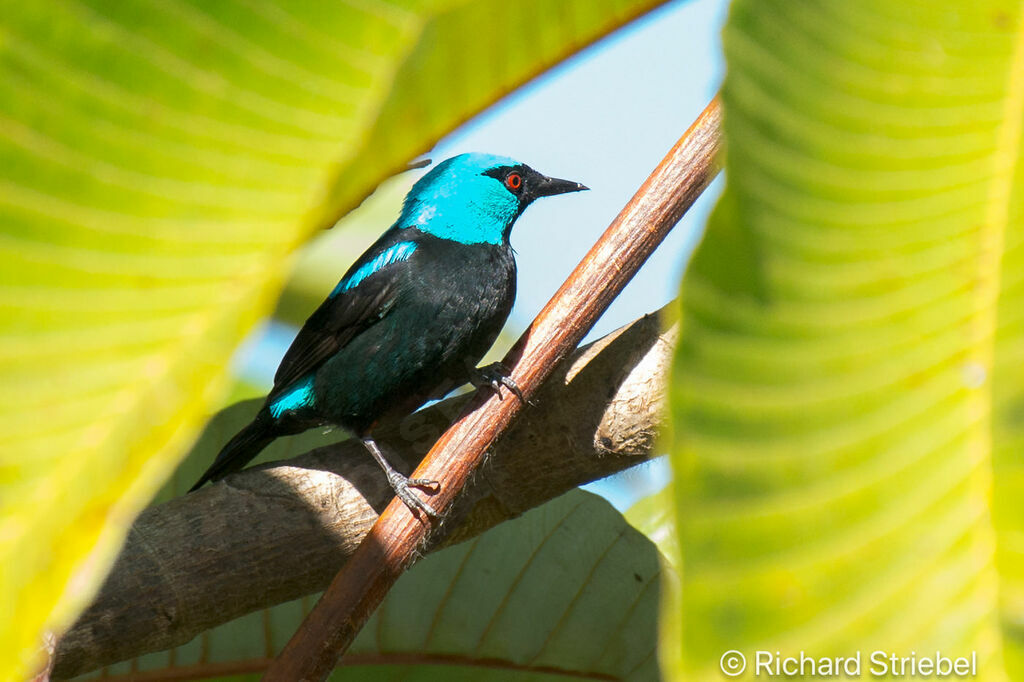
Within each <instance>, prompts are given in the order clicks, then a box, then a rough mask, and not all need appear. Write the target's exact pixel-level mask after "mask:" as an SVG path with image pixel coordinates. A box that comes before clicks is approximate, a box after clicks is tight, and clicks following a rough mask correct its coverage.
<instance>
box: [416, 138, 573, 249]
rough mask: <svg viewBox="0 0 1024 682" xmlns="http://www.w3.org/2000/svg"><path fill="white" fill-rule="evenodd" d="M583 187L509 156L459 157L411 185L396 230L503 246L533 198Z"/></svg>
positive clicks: (469, 242) (461, 241)
mask: <svg viewBox="0 0 1024 682" xmlns="http://www.w3.org/2000/svg"><path fill="white" fill-rule="evenodd" d="M585 189H587V188H586V187H584V186H583V185H581V184H580V183H578V182H573V181H571V180H559V179H558V178H549V177H547V176H546V175H541V174H540V173H538V172H537V171H535V170H533V169H532V168H530V167H529V166H527V165H526V164H524V163H520V162H518V161H516V160H515V159H510V158H508V157H504V156H495V155H493V154H459V155H458V156H453V157H452V158H450V159H447V160H445V161H442V162H441V163H439V164H437V166H435V167H434V168H433V169H432V170H431V171H430V172H429V173H427V174H426V175H424V176H423V177H422V178H420V179H419V180H418V181H417V182H416V184H415V185H413V187H412V189H411V190H409V193H408V194H407V195H406V197H405V203H404V205H403V206H402V215H401V217H400V218H399V219H398V224H397V226H398V227H400V228H408V227H413V228H416V229H419V230H421V231H423V232H426V233H427V234H431V235H433V236H435V237H440V238H442V239H450V240H452V241H457V242H460V243H462V244H504V243H507V242H508V237H509V234H510V233H511V231H512V226H513V225H514V224H515V222H516V219H517V218H519V216H520V215H522V213H523V211H524V210H526V207H527V206H529V205H530V204H531V203H533V201H534V200H535V199H539V198H540V197H548V196H553V195H555V194H564V193H566V192H579V191H580V190H585Z"/></svg>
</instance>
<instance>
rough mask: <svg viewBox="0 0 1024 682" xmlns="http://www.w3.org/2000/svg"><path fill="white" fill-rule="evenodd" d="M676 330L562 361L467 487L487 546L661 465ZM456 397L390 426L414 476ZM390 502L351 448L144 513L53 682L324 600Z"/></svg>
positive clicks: (634, 333)
mask: <svg viewBox="0 0 1024 682" xmlns="http://www.w3.org/2000/svg"><path fill="white" fill-rule="evenodd" d="M672 336H673V332H671V331H664V330H663V329H661V328H660V326H659V320H658V316H656V315H651V316H647V317H645V318H642V319H640V320H638V321H636V322H634V323H633V324H631V325H629V326H628V327H624V328H623V329H620V330H619V331H616V332H614V333H612V334H610V335H608V336H606V337H605V338H603V339H601V340H599V341H597V342H596V343H594V344H591V345H590V346H588V347H586V348H584V349H581V350H580V351H578V352H577V353H576V354H575V355H574V356H573V357H572V358H571V360H570V361H569V362H566V363H564V364H563V365H562V366H561V367H560V369H559V370H558V372H557V373H556V375H555V376H554V377H553V378H552V380H550V381H548V382H547V383H546V384H545V386H544V388H543V389H542V390H541V391H540V393H539V394H538V396H537V397H536V401H537V405H536V407H532V408H529V410H528V413H527V414H526V415H524V418H523V419H521V420H519V421H518V422H517V424H516V427H515V428H513V429H511V430H510V431H509V432H507V433H506V434H505V435H504V436H503V437H502V438H501V439H500V440H499V441H498V442H497V443H496V445H495V447H494V449H493V451H492V455H491V457H490V458H489V459H488V461H487V464H486V465H485V466H484V467H483V468H481V470H480V475H478V476H476V477H475V479H474V480H473V482H472V484H471V486H470V488H469V489H468V491H467V496H466V498H465V501H464V502H462V504H464V505H465V506H466V513H465V516H464V519H465V521H464V523H462V524H459V525H457V526H452V527H451V529H450V535H449V536H448V537H447V538H446V541H447V542H453V541H457V540H460V539H465V538H468V537H471V536H474V535H477V534H479V533H481V532H483V531H484V530H486V529H487V528H490V527H491V526H493V525H495V524H497V523H500V522H501V521H504V520H506V519H508V518H512V517H515V516H518V515H519V514H521V513H523V512H524V511H526V510H527V509H530V508H532V507H535V506H537V505H539V504H541V503H543V502H545V501H547V500H549V499H552V498H554V497H557V496H558V495H560V494H562V493H563V492H565V491H566V490H569V489H572V488H574V487H576V486H578V485H580V484H582V483H586V482H588V481H592V480H595V479H598V478H601V477H604V476H607V475H609V474H612V473H615V472H617V471H621V470H622V469H625V468H627V467H629V466H632V465H633V464H636V463H637V462H640V461H644V460H645V459H646V458H647V457H648V456H650V454H651V447H652V446H653V443H654V439H655V436H656V430H657V426H658V423H659V420H660V409H661V406H662V404H661V396H662V395H663V391H662V382H663V381H664V377H665V375H666V372H667V369H668V363H669V360H670V345H669V342H670V340H671V338H672ZM465 402H466V398H464V397H463V398H454V399H451V400H447V401H444V402H443V403H439V404H438V405H435V406H434V407H432V408H430V409H428V410H424V411H422V412H419V413H417V414H415V415H413V416H412V417H409V418H408V419H406V420H405V421H403V422H402V424H401V425H399V426H398V427H396V428H393V429H391V430H388V431H384V432H383V433H382V436H381V441H382V442H383V443H384V444H385V446H386V447H387V448H388V451H389V454H392V453H393V454H394V455H398V456H400V457H401V458H402V459H403V460H404V461H405V463H406V466H407V470H411V469H412V468H414V466H415V464H416V463H417V462H418V461H419V459H420V458H421V457H422V456H423V454H424V453H425V452H426V451H427V449H429V447H430V446H431V445H432V444H433V443H434V441H436V440H437V438H438V437H439V436H440V434H441V433H443V432H444V430H445V429H446V428H447V427H448V425H449V423H450V421H451V419H452V418H453V417H454V416H455V415H457V414H458V413H459V411H460V410H461V409H462V407H463V406H464V404H465ZM391 496H392V492H391V489H390V488H389V487H388V485H387V483H386V482H385V480H384V477H383V476H382V475H381V473H380V470H379V468H378V467H377V465H376V464H375V463H374V462H372V461H371V460H370V459H369V458H368V457H367V456H366V454H365V452H364V451H363V449H362V446H361V445H360V444H359V443H358V442H353V441H347V442H343V443H339V444H337V445H332V446H328V447H324V448H319V449H317V450H314V451H313V452H311V453H308V454H306V455H303V456H301V457H297V458H295V459H292V460H288V461H287V462H285V463H280V462H279V463H273V464H268V465H265V466H263V467H256V468H253V469H248V470H245V471H242V472H240V473H238V474H236V475H233V476H231V477H229V478H227V479H226V480H225V481H223V482H221V483H219V484H216V485H213V486H209V487H207V488H204V489H202V490H200V491H199V492H197V493H194V494H192V495H188V496H186V497H183V498H179V499H175V500H172V501H170V502H167V503H165V504H162V505H159V506H156V507H153V508H151V509H149V510H147V511H146V512H145V513H144V514H142V516H140V517H139V519H138V520H137V521H136V523H135V525H134V526H133V527H132V530H131V532H130V534H129V536H128V540H127V543H126V545H125V547H124V549H123V550H122V553H121V555H120V557H119V558H118V560H117V563H116V564H115V566H114V569H113V571H112V572H111V574H110V576H109V577H108V578H107V581H106V583H105V584H104V586H103V588H102V590H101V591H100V593H99V595H98V596H97V598H96V601H95V603H94V604H93V605H92V606H91V607H90V608H89V609H88V610H86V611H85V613H84V614H83V615H82V616H81V618H80V619H79V621H78V623H76V624H75V626H74V627H73V628H72V629H71V630H70V631H69V632H68V633H67V634H65V636H64V637H63V638H62V640H61V641H60V645H59V648H58V651H57V662H56V668H55V674H56V675H57V676H58V677H63V678H66V677H72V676H74V675H79V674H82V673H85V672H88V671H90V670H94V669H96V668H98V667H101V666H103V665H108V664H111V663H114V662H117V661H122V660H126V659H129V658H132V657H135V656H139V655H141V654H144V653H148V652H151V651H160V650H163V649H168V648H171V647H174V646H177V645H180V644H183V643H185V642H187V641H189V640H190V639H192V638H193V637H194V636H195V635H197V634H198V633H200V632H202V631H203V630H205V629H208V628H210V627H214V626H216V625H219V624H221V623H223V622H226V621H228V620H231V619H233V618H236V617H238V616H241V615H244V614H246V613H250V612H252V611H255V610H258V609H261V608H265V607H267V606H271V605H273V604H277V603H281V602H284V601H288V600H291V599H295V598H298V597H301V596H304V595H307V594H310V593H313V592H316V591H319V590H322V589H323V588H324V587H326V585H327V584H328V582H329V581H330V579H331V577H332V576H333V575H334V574H335V572H336V571H337V570H338V567H339V566H340V565H342V564H343V563H344V562H345V561H346V560H347V559H348V557H349V556H350V555H351V554H352V552H353V551H354V550H355V548H356V547H357V546H358V544H359V542H360V541H361V540H362V538H363V537H364V536H365V535H366V534H367V532H369V529H370V527H371V525H372V524H373V522H374V521H375V520H376V518H377V512H376V511H375V510H380V509H383V507H384V506H385V505H386V504H387V502H388V500H390V498H391Z"/></svg>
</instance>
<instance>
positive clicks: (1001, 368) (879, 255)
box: [670, 0, 1024, 680]
mask: <svg viewBox="0 0 1024 682" xmlns="http://www.w3.org/2000/svg"><path fill="white" fill-rule="evenodd" d="M1020 12H1021V6H1020V3H1018V2H1008V1H1000V0H980V1H979V2H971V3H935V2H926V1H923V0H922V1H918V2H897V3H894V2H881V1H868V0H863V1H857V2H819V1H808V2H791V1H789V0H756V1H755V0H737V1H736V2H735V3H734V4H733V7H732V12H731V15H730V19H729V22H728V26H727V28H726V30H725V34H724V45H725V53H726V60H727V69H728V70H727V76H726V81H725V85H724V89H723V102H724V105H725V121H726V123H725V138H726V148H727V150H728V151H727V156H726V172H727V185H728V187H727V189H726V191H725V195H724V196H723V198H722V200H721V202H720V204H719V206H718V208H717V209H716V211H715V213H714V216H713V218H712V220H711V222H710V225H709V228H708V231H707V235H706V237H705V239H704V242H703V244H702V245H701V246H700V248H699V250H698V252H697V254H696V256H695V258H694V261H693V263H692V265H691V267H690V269H689V271H688V272H687V274H686V277H685V280H684V285H683V297H684V302H683V307H684V319H683V333H682V337H681V338H682V340H681V343H680V346H679V349H678V355H677V366H676V369H675V375H674V376H675V380H674V387H673V416H674V424H675V433H676V435H677V437H676V442H675V451H674V456H673V463H674V468H675V473H676V477H677V485H678V520H679V543H680V547H681V550H682V555H683V572H682V573H683V608H682V609H681V612H679V613H677V614H675V616H676V619H677V622H676V623H674V624H671V625H670V627H678V626H681V627H682V632H683V636H682V647H683V652H684V653H683V655H682V658H683V660H682V661H681V663H682V665H683V666H684V667H685V668H686V670H687V671H688V674H687V679H689V680H701V679H708V680H721V679H723V678H722V673H721V672H720V671H719V659H720V657H721V656H722V654H723V653H724V652H725V651H727V650H730V649H736V650H739V651H740V652H742V653H744V654H745V655H746V656H747V659H748V662H750V663H752V659H751V657H752V655H753V652H754V650H756V649H761V650H767V651H773V652H774V651H781V652H782V654H783V655H784V656H785V655H799V653H800V652H801V651H805V652H807V653H808V655H811V656H815V657H818V656H850V655H853V654H854V653H855V652H857V651H861V652H862V653H863V656H864V657H865V661H864V663H865V667H864V674H865V675H866V674H867V656H868V655H869V654H870V653H871V652H872V651H874V650H877V649H882V650H886V651H889V652H893V653H896V654H897V655H899V656H909V655H910V654H911V652H913V651H916V652H917V653H918V654H919V655H932V654H933V653H934V652H935V651H940V652H942V653H943V654H944V655H947V656H950V657H958V656H965V655H966V656H969V655H970V654H971V653H972V652H976V653H977V660H978V668H979V678H980V679H986V680H990V679H992V680H998V679H1005V678H1006V677H1007V676H1009V677H1011V678H1013V679H1020V678H1021V675H1022V674H1024V671H1022V669H1021V668H1020V667H1018V666H1019V659H1020V642H1021V637H1020V634H1021V631H1020V623H1021V622H1024V620H1022V618H1021V616H1022V614H1024V608H1022V606H1024V543H1022V542H1021V538H1022V537H1024V535H1022V530H1024V529H1022V523H1024V506H1022V500H1024V467H1022V461H1024V460H1022V458H1021V453H1022V452H1024V418H1022V415H1024V412H1022V409H1021V406H1022V405H1024V220H1022V218H1024V215H1022V211H1021V190H1022V187H1024V182H1022V180H1021V173H1020V171H1019V167H1020V163H1019V162H1020V157H1021V127H1022V122H1024V32H1022V26H1021V14H1020ZM924 652H927V653H924ZM751 672H752V665H751V666H748V669H747V673H746V675H745V676H744V677H742V678H740V679H752V676H751ZM1008 673H1009V675H1008Z"/></svg>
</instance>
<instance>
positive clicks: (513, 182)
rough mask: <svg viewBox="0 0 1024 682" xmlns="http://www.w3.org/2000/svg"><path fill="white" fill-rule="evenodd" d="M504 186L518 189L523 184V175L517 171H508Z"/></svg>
mask: <svg viewBox="0 0 1024 682" xmlns="http://www.w3.org/2000/svg"><path fill="white" fill-rule="evenodd" d="M505 186H506V187H508V188H509V189H510V190H513V191H515V190H518V189H519V188H520V187H522V186H523V176H522V175H520V174H519V173H509V174H508V175H506V176H505Z"/></svg>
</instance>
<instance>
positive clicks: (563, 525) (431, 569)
mask: <svg viewBox="0 0 1024 682" xmlns="http://www.w3.org/2000/svg"><path fill="white" fill-rule="evenodd" d="M657 554H658V553H657V550H656V549H655V548H654V546H653V545H652V544H651V542H650V541H648V540H647V539H646V538H645V537H644V536H643V535H642V534H640V533H638V532H637V531H636V530H634V529H633V528H630V527H629V525H627V524H626V523H625V521H624V520H623V518H622V515H621V514H619V513H618V512H617V511H615V510H614V509H613V508H612V507H611V506H610V505H609V504H608V503H607V502H606V501H604V500H603V499H601V498H599V497H597V496H595V495H592V494H590V493H585V492H583V491H580V490H576V491H572V492H570V493H567V494H566V495H563V496H562V497H560V498H557V499H555V500H552V501H551V502H549V503H547V504H545V505H542V506H541V507H538V508H536V509H533V510H530V511H529V512H527V513H526V514H524V515H523V516H522V517H521V518H518V519H515V520H513V521H509V522H508V523H504V524H502V525H500V526H497V527H495V528H493V529H491V530H489V531H487V532H486V533H484V534H483V535H481V536H480V537H478V538H475V539H473V540H471V541H469V542H465V543H462V544H460V545H456V546H454V547H449V548H447V549H444V550H441V551H439V552H437V553H436V554H432V555H430V556H428V557H426V558H424V559H422V560H421V561H420V562H418V563H417V564H416V565H415V566H414V567H413V568H412V570H410V571H409V572H408V573H406V574H405V575H403V576H402V578H401V579H400V580H399V581H398V583H397V584H396V585H395V587H394V588H393V589H392V590H391V592H390V593H389V594H388V596H387V598H386V599H385V600H384V602H383V603H382V604H381V606H380V607H379V608H378V609H377V611H376V613H375V614H374V615H373V617H372V618H371V620H370V621H369V622H368V623H367V624H366V626H365V627H364V628H363V629H362V631H361V632H360V634H359V637H358V638H357V639H356V641H355V643H354V644H353V645H352V648H351V649H350V650H349V652H348V654H346V657H345V659H344V665H342V666H341V667H340V668H338V669H337V670H336V671H335V673H334V674H333V675H332V676H331V678H330V679H332V680H393V679H396V678H400V679H403V680H424V681H427V680H474V681H476V680H480V681H489V680H514V681H516V682H519V681H522V682H527V681H528V680H537V681H541V680H557V679H565V677H566V676H571V677H585V678H589V679H617V680H636V681H638V682H639V681H647V680H657V679H658V666H657V658H656V656H655V643H656V637H657V610H658V592H659V590H658V573H659V570H658V558H657ZM315 599H316V597H308V598H306V599H302V600H298V601H295V602H291V603H288V604H282V605H280V606H277V607H274V608H272V609H266V610H264V611H261V612H257V613H253V614H251V615H249V616H246V617H244V618H240V619H238V620H235V621H232V622H230V623H227V624H225V625H223V626H221V627H218V628H214V629H213V630H210V631H208V632H206V633H203V634H202V635H201V636H199V637H197V638H196V639H194V640H193V641H192V642H190V643H189V644H186V645H184V646H181V647H178V648H176V649H174V650H172V651H169V652H167V651H165V652H161V653H157V654H150V655H147V656H143V657H141V658H139V659H137V660H135V661H127V662H125V663H121V664H118V665H116V666H112V667H110V668H108V669H107V670H106V671H104V673H103V674H106V675H109V676H110V677H104V678H103V679H109V680H118V679H121V680H127V679H130V678H131V672H132V671H133V670H134V671H139V672H143V673H146V674H148V675H154V676H158V675H163V676H164V677H165V679H170V678H172V677H174V676H175V675H178V676H179V677H177V678H175V679H180V676H181V675H183V674H185V671H186V670H187V671H188V679H194V680H224V679H227V678H225V677H224V675H230V674H232V673H234V672H236V671H240V672H249V671H254V672H251V674H245V675H236V676H232V677H230V679H232V680H239V681H242V680H257V679H259V671H261V670H262V669H263V667H264V666H265V664H266V661H267V659H269V658H270V657H272V656H274V655H275V654H276V653H277V651H278V650H279V649H280V648H281V647H282V646H283V645H284V643H285V642H287V641H288V638H289V637H291V635H292V633H293V632H295V630H296V628H297V627H298V625H299V623H300V622H301V620H302V618H303V617H304V616H305V614H306V613H308V611H309V609H310V608H311V607H312V605H313V603H314V602H315ZM98 674H99V673H97V674H94V675H92V676H86V677H83V678H81V679H90V678H93V679H94V678H96V676H97V675H98ZM122 676H123V677H122Z"/></svg>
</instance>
